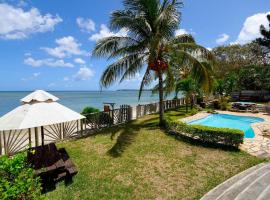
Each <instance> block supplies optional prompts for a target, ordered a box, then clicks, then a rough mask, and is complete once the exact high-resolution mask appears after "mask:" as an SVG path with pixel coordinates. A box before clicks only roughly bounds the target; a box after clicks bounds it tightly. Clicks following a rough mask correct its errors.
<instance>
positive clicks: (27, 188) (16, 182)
mask: <svg viewBox="0 0 270 200" xmlns="http://www.w3.org/2000/svg"><path fill="white" fill-rule="evenodd" d="M34 172H35V170H34V169H32V168H31V166H29V165H28V164H27V162H26V154H25V153H19V154H16V155H15V156H13V157H12V158H8V157H7V156H2V157H0V199H2V200H23V199H25V200H40V199H43V197H42V196H41V190H42V188H41V183H40V178H38V177H36V176H35V173H34Z"/></svg>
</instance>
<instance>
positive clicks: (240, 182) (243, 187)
mask: <svg viewBox="0 0 270 200" xmlns="http://www.w3.org/2000/svg"><path fill="white" fill-rule="evenodd" d="M269 199H270V163H262V164H259V165H257V166H254V167H252V168H249V169H247V170H246V171H244V172H242V173H240V174H237V175H236V176H234V177H232V178H230V179H228V180H227V181H225V182H223V183H222V184H220V185H218V186H217V187H215V188H214V189H212V190H211V191H210V192H208V193H207V194H206V195H204V196H203V197H202V198H201V200H269Z"/></svg>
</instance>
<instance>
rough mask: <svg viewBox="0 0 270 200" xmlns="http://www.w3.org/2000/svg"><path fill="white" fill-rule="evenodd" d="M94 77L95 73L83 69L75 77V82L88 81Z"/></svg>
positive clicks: (86, 68)
mask: <svg viewBox="0 0 270 200" xmlns="http://www.w3.org/2000/svg"><path fill="white" fill-rule="evenodd" d="M92 76H94V71H93V70H92V69H90V68H88V67H82V68H80V69H79V71H78V72H77V73H76V74H75V75H74V76H73V80H75V81H86V80H89V79H90V78H91V77H92Z"/></svg>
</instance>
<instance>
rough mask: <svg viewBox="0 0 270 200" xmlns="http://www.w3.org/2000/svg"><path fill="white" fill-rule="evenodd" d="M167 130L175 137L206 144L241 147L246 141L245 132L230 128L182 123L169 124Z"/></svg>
mask: <svg viewBox="0 0 270 200" xmlns="http://www.w3.org/2000/svg"><path fill="white" fill-rule="evenodd" d="M167 128H168V129H169V130H170V131H171V132H173V133H174V134H175V135H184V136H188V137H190V138H193V139H195V140H199V141H201V142H206V143H215V144H222V145H225V146H231V147H239V145H240V144H242V143H243V140H244V132H243V131H241V130H237V129H230V128H216V127H210V126H201V125H188V124H185V123H182V122H172V121H171V122H168V123H167Z"/></svg>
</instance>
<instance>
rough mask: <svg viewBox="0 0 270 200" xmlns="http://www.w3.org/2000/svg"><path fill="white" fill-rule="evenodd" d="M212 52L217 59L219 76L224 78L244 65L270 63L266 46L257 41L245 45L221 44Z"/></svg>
mask: <svg viewBox="0 0 270 200" xmlns="http://www.w3.org/2000/svg"><path fill="white" fill-rule="evenodd" d="M212 52H213V54H214V55H215V56H216V59H217V65H216V68H215V75H216V77H217V78H222V77H224V74H228V73H230V72H231V71H235V70H239V69H240V68H242V67H246V66H250V65H260V66H262V65H267V64H269V63H270V62H269V58H268V57H267V55H266V53H265V50H264V48H263V47H262V46H260V45H259V44H258V43H256V42H251V43H248V44H244V45H239V44H237V45H229V46H219V47H216V48H214V49H213V51H212Z"/></svg>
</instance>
